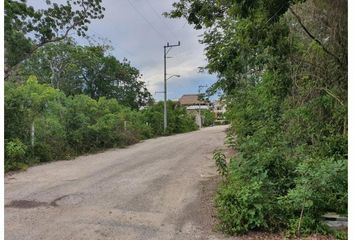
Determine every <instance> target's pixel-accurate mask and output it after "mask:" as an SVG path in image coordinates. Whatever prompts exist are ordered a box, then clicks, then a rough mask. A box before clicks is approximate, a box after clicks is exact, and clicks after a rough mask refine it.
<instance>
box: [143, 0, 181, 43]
mask: <svg viewBox="0 0 354 240" xmlns="http://www.w3.org/2000/svg"><path fill="white" fill-rule="evenodd" d="M145 2H147V4H148V5H149V7H150V8H151V9H152V11H153V12H154V13H155V15H156V16H158V17H159V18H160V19H161V22H162V23H163V24H164V25H165V27H166V29H167V30H168V31H169V32H170V33H171V34H172V35H173V37H174V38H178V37H177V36H176V34H175V33H174V32H173V31H172V30H171V29H170V27H169V26H167V24H166V23H165V19H163V18H162V17H161V14H159V13H158V12H157V10H156V9H155V8H154V7H153V6H152V4H151V3H150V1H149V0H146V1H145Z"/></svg>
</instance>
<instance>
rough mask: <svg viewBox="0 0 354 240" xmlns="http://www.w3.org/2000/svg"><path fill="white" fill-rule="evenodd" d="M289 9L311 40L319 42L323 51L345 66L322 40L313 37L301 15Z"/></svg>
mask: <svg viewBox="0 0 354 240" xmlns="http://www.w3.org/2000/svg"><path fill="white" fill-rule="evenodd" d="M289 9H290V12H291V13H292V14H293V15H294V16H295V17H296V19H297V21H298V22H299V23H300V25H301V27H302V29H303V30H304V31H305V32H306V33H307V35H308V36H309V37H310V38H312V39H313V40H314V41H315V42H317V43H318V45H320V46H321V47H322V49H323V50H324V51H325V52H326V53H327V54H329V55H331V56H332V57H333V58H335V59H336V61H337V62H338V63H339V65H343V63H342V61H341V60H340V58H339V57H338V56H337V55H335V54H334V53H332V52H331V51H329V50H328V49H327V48H326V47H325V46H324V45H323V44H322V43H321V42H320V40H318V39H317V38H316V37H315V36H314V35H312V34H311V33H310V32H309V30H308V29H307V28H306V27H305V25H304V24H303V23H302V21H301V18H300V17H299V15H297V14H296V13H295V12H294V10H293V9H292V8H291V7H289Z"/></svg>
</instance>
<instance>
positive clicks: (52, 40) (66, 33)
mask: <svg viewBox="0 0 354 240" xmlns="http://www.w3.org/2000/svg"><path fill="white" fill-rule="evenodd" d="M76 25H77V23H75V22H74V23H73V24H72V25H71V26H70V27H68V28H67V29H66V31H65V33H64V35H63V36H61V37H56V38H53V39H50V40H46V41H43V42H41V43H39V44H38V45H35V46H34V48H33V49H32V50H31V51H30V52H29V53H28V54H26V56H25V57H24V58H23V59H22V60H21V61H19V62H18V63H16V64H15V65H14V66H12V67H9V66H8V69H6V71H5V76H4V79H5V80H6V79H7V78H8V77H9V76H10V75H11V72H12V71H13V70H14V69H16V67H17V66H18V65H19V64H21V63H22V62H24V61H25V60H27V59H28V58H29V57H30V56H31V55H32V54H33V53H34V52H35V51H37V50H38V49H39V48H40V47H43V46H44V45H46V44H48V43H53V42H59V41H62V40H64V39H65V38H67V37H68V35H69V32H70V31H71V30H72V29H73V28H74V27H75V26H76Z"/></svg>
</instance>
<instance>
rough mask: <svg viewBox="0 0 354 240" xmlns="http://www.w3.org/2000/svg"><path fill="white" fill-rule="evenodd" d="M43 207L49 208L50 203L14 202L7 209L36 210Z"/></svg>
mask: <svg viewBox="0 0 354 240" xmlns="http://www.w3.org/2000/svg"><path fill="white" fill-rule="evenodd" d="M43 206H48V203H46V202H38V201H34V200H14V201H11V202H10V203H9V204H6V205H5V207H7V208H35V207H43Z"/></svg>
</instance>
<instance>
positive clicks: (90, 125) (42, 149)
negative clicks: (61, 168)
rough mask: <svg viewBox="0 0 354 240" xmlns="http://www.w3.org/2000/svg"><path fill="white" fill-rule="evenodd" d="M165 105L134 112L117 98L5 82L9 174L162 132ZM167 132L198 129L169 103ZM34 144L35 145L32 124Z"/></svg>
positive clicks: (32, 80)
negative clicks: (94, 96) (11, 171)
mask: <svg viewBox="0 0 354 240" xmlns="http://www.w3.org/2000/svg"><path fill="white" fill-rule="evenodd" d="M162 106H163V104H162V103H161V102H160V103H158V104H156V105H152V106H151V107H148V108H146V109H144V110H143V111H137V110H132V109H131V108H128V107H126V106H123V105H122V104H120V103H119V102H118V101H117V100H116V99H107V98H106V97H100V98H99V99H98V100H95V99H92V98H90V97H88V96H86V95H75V96H65V94H64V93H63V92H61V91H60V90H57V89H54V88H52V87H50V86H48V85H46V84H40V83H38V82H37V79H36V78H35V77H33V76H32V77H30V78H29V80H28V81H27V82H26V83H25V84H18V83H12V82H6V83H5V126H6V128H5V139H6V144H5V155H6V156H5V170H6V171H8V170H15V169H19V168H25V167H26V166H27V165H31V164H33V163H37V162H46V161H51V160H56V159H66V158H71V157H73V156H75V155H78V154H82V153H87V152H93V151H97V150H99V149H105V148H111V147H117V146H126V145H129V144H132V143H136V142H138V141H140V140H141V139H146V138H150V137H154V136H158V135H162V134H163V107H162ZM168 106H169V107H168V114H169V118H168V120H169V125H168V126H169V128H168V132H167V133H166V134H172V133H181V132H187V131H192V130H195V129H196V126H195V123H194V120H193V118H192V117H191V116H190V115H188V114H187V112H186V110H185V108H181V107H177V106H176V104H174V103H172V102H169V105H168ZM32 125H33V126H34V144H33V145H32V144H31V141H32V137H31V129H32V128H31V126H32Z"/></svg>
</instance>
